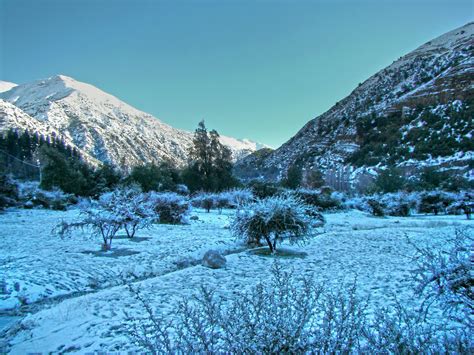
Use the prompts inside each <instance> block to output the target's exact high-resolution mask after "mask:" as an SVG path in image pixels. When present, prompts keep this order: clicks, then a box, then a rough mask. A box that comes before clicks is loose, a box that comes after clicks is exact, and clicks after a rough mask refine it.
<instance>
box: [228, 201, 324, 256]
mask: <svg viewBox="0 0 474 355" xmlns="http://www.w3.org/2000/svg"><path fill="white" fill-rule="evenodd" d="M310 214H312V215H310ZM322 220H323V219H322V216H320V215H319V214H318V213H317V212H315V211H314V209H312V208H311V207H310V206H307V205H305V204H304V203H303V202H301V201H300V200H298V199H296V198H294V197H291V196H276V197H268V198H266V199H263V200H260V201H257V202H254V203H251V204H248V205H246V206H245V208H244V209H243V210H241V211H239V212H237V213H236V215H235V217H234V220H233V221H232V226H231V229H232V233H233V235H234V236H236V237H237V238H242V239H244V240H245V242H246V243H247V244H256V245H261V242H262V239H263V240H265V242H266V243H267V245H268V247H269V248H270V251H271V252H274V251H275V250H276V246H277V242H279V241H283V240H285V239H288V240H289V241H290V243H298V242H303V241H305V240H306V238H308V237H310V236H311V227H315V226H320V225H322V224H323V222H322Z"/></svg>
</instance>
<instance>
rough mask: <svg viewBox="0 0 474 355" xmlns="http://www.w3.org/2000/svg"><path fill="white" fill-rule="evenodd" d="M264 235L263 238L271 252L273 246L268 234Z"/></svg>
mask: <svg viewBox="0 0 474 355" xmlns="http://www.w3.org/2000/svg"><path fill="white" fill-rule="evenodd" d="M264 237H265V240H266V241H267V244H268V247H269V248H270V252H271V253H272V254H273V252H274V251H275V249H274V247H273V244H272V241H271V240H270V238H269V237H268V236H266V235H265V236H264Z"/></svg>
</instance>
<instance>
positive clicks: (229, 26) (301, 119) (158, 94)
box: [0, 0, 474, 147]
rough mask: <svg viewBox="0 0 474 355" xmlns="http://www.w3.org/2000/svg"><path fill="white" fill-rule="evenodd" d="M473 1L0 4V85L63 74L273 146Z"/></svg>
mask: <svg viewBox="0 0 474 355" xmlns="http://www.w3.org/2000/svg"><path fill="white" fill-rule="evenodd" d="M473 3H474V1H473V0H361V1H358V0H345V1H344V0H320V1H316V0H315V1H299V0H293V1H290V0H288V1H270V0H267V1H264V0H261V1H258V0H254V1H248V0H241V1H232V0H215V1H199V0H195V1H192V0H188V1H180V0H174V1H171V0H170V1H151V0H149V1H146V0H129V1H125V0H114V1H112V0H30V1H26V0H0V31H1V32H0V80H7V81H13V82H16V83H24V82H28V81H32V80H36V79H42V78H46V77H49V76H52V75H55V74H65V75H68V76H71V77H73V78H75V79H77V80H80V81H84V82H88V83H91V84H93V85H95V86H97V87H99V88H101V89H103V90H105V91H107V92H109V93H111V94H113V95H115V96H117V97H119V98H120V99H122V100H124V101H126V102H128V103H129V104H131V105H133V106H135V107H137V108H139V109H141V110H143V111H146V112H150V113H152V114H153V115H155V116H157V117H158V118H160V119H161V120H163V121H164V122H167V123H169V124H171V125H173V126H175V127H178V128H184V129H188V130H193V129H194V128H195V127H196V125H197V123H198V121H199V120H201V119H202V118H204V119H205V120H206V124H207V126H208V127H210V128H215V129H217V130H218V131H219V132H220V133H221V134H226V135H232V136H235V137H238V138H251V139H253V140H257V141H260V142H263V143H267V144H270V145H271V146H274V147H277V146H279V145H280V144H282V143H283V142H285V141H286V140H287V139H289V138H290V137H291V136H292V135H294V134H295V133H296V132H297V131H298V130H299V129H300V128H301V127H302V126H303V125H304V124H305V123H306V122H307V121H308V120H310V119H311V118H313V117H315V116H317V115H319V114H321V113H323V112H324V111H326V110H327V109H328V108H330V107H331V106H332V105H333V104H334V103H335V102H336V101H339V100H340V99H342V98H343V97H344V96H346V95H347V94H349V93H350V92H351V91H352V90H353V89H354V87H356V86H357V84H358V83H359V82H362V81H364V80H365V79H367V78H368V77H369V76H370V75H372V74H374V73H375V72H376V71H378V70H380V69H382V68H383V67H385V66H387V65H388V64H390V63H391V62H392V61H393V60H395V59H397V58H399V57H400V56H401V55H403V54H405V53H407V52H409V51H411V50H413V49H415V48H416V47H418V46H419V45H421V44H423V43H424V42H427V41H429V40H430V39H432V38H433V37H436V36H438V35H441V34H443V33H444V32H447V31H449V30H452V29H454V28H456V27H459V26H462V25H464V24H466V23H467V22H469V21H472V20H473V19H474V10H473V6H474V5H473Z"/></svg>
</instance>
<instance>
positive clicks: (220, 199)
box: [191, 189, 254, 212]
mask: <svg viewBox="0 0 474 355" xmlns="http://www.w3.org/2000/svg"><path fill="white" fill-rule="evenodd" d="M253 200H254V196H253V193H252V191H251V190H250V189H232V190H227V191H223V192H219V193H205V192H204V193H199V194H196V195H195V196H194V197H193V198H192V200H191V203H192V205H193V206H194V207H200V208H204V209H205V210H206V211H207V212H209V211H210V210H211V209H215V208H217V209H218V210H220V211H222V209H224V208H239V207H240V206H242V205H244V204H245V203H248V202H251V201H253Z"/></svg>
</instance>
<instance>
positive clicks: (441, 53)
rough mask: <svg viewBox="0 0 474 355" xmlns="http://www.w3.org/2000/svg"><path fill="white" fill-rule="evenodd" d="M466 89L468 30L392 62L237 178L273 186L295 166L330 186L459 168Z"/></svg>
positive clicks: (467, 143)
mask: <svg viewBox="0 0 474 355" xmlns="http://www.w3.org/2000/svg"><path fill="white" fill-rule="evenodd" d="M473 82H474V23H472V22H471V23H468V24H467V25H465V26H463V27H461V28H458V29H456V30H454V31H451V32H448V33H446V34H444V35H442V36H440V37H438V38H436V39H434V40H432V41H430V42H428V43H426V44H424V45H422V46H421V47H419V48H417V49H416V50H414V51H413V52H411V53H409V54H407V55H405V56H403V57H401V58H400V59H399V60H397V61H395V62H393V64H391V65H390V66H388V67H387V68H385V69H383V70H381V71H379V72H378V73H377V74H375V75H374V76H372V77H370V78H369V79H368V80H366V81H365V82H364V83H361V84H359V86H358V87H357V88H356V89H355V90H354V91H353V92H352V93H351V94H350V95H349V96H347V97H346V98H344V99H343V100H341V101H340V102H338V103H336V104H335V105H334V106H333V107H332V108H331V109H329V110H328V111H327V112H325V113H323V114H322V115H320V116H318V117H316V118H314V119H313V120H311V121H309V122H308V123H307V124H306V125H305V126H304V127H303V128H302V129H301V130H300V131H299V132H298V133H297V134H296V135H295V136H294V137H292V138H291V139H290V140H289V141H288V142H286V143H285V144H283V145H282V146H281V147H280V148H278V149H277V150H275V151H273V152H272V151H269V150H265V151H264V152H263V153H258V156H257V157H256V156H254V154H257V153H254V154H252V155H251V156H248V157H246V158H245V159H243V160H241V161H240V162H239V163H238V164H237V168H236V171H237V172H238V174H239V175H240V176H241V177H243V178H246V179H252V178H261V177H263V178H266V179H269V180H278V179H281V178H282V177H284V176H285V175H286V172H287V171H288V169H289V167H291V166H293V165H294V164H298V166H301V167H302V169H303V170H304V171H310V170H312V169H319V170H322V171H323V172H324V173H326V177H327V178H328V177H329V180H330V179H331V178H334V177H335V175H338V176H337V177H338V178H340V176H342V175H345V176H346V177H345V179H350V178H354V176H355V175H357V172H360V171H361V169H362V170H364V169H366V168H368V167H371V166H377V165H378V167H381V166H384V165H389V164H396V165H403V164H405V166H406V165H407V163H408V164H411V165H420V164H429V163H430V162H433V163H436V162H438V163H439V162H442V161H451V162H453V161H464V163H462V164H464V165H465V162H466V158H468V157H469V156H470V157H471V158H470V160H471V161H472V156H473V153H472V151H473V150H474V148H473V147H472V135H473V134H474V131H473V129H474V127H473V117H474V113H473V112H474V111H473V106H474V86H473ZM257 158H258V159H257ZM468 160H469V159H468ZM327 180H328V179H327Z"/></svg>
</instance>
